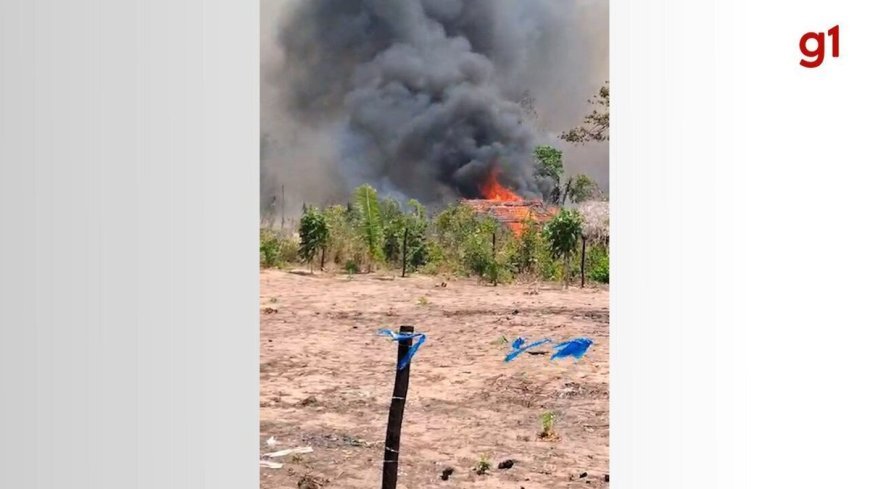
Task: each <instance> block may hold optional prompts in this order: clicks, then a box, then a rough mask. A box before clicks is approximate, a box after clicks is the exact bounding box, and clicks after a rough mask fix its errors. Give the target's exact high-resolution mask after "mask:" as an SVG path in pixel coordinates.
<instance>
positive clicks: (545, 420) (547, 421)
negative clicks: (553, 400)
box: [538, 411, 559, 440]
mask: <svg viewBox="0 0 870 489" xmlns="http://www.w3.org/2000/svg"><path fill="white" fill-rule="evenodd" d="M555 424H556V413H554V412H553V411H546V412H545V413H544V414H542V415H541V432H540V433H538V438H540V439H542V440H558V439H559V435H558V434H557V433H556V428H555Z"/></svg>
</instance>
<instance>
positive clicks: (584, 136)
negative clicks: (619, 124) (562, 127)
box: [559, 82, 610, 144]
mask: <svg viewBox="0 0 870 489" xmlns="http://www.w3.org/2000/svg"><path fill="white" fill-rule="evenodd" d="M587 102H589V103H590V104H592V105H593V106H594V107H597V108H593V109H592V113H591V114H589V115H587V116H586V117H584V118H583V124H582V125H580V126H578V127H575V128H572V129H569V130H568V131H565V132H563V133H562V135H561V136H559V137H560V138H561V139H563V140H565V141H568V142H569V143H580V144H586V143H588V142H590V141H595V142H601V141H609V140H610V82H604V85H603V86H602V87H601V88H600V89H599V90H598V94H597V95H596V96H595V97H593V98H592V99H591V100H588V101H587ZM599 109H600V111H599Z"/></svg>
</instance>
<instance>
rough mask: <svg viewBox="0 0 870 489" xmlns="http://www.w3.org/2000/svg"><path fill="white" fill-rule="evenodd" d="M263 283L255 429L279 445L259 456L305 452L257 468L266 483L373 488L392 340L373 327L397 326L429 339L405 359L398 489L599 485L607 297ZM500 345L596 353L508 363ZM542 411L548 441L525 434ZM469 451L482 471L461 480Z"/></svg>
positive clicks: (338, 282)
mask: <svg viewBox="0 0 870 489" xmlns="http://www.w3.org/2000/svg"><path fill="white" fill-rule="evenodd" d="M442 283H444V284H446V286H445V287H442V286H441V284H442ZM260 288H261V325H260V336H261V340H260V341H261V354H260V361H261V366H260V389H261V393H260V406H261V409H260V413H261V421H260V426H261V428H260V431H261V433H260V435H261V439H262V440H261V441H263V442H265V440H266V439H267V438H269V437H270V436H275V437H276V438H277V439H278V442H279V445H278V446H276V447H274V448H271V449H270V448H267V447H266V446H265V444H263V448H262V450H263V452H266V451H271V450H279V449H282V448H291V447H297V446H310V447H312V448H313V450H314V451H313V452H312V453H307V454H301V455H291V456H287V457H285V458H284V459H283V460H280V461H281V462H284V464H285V465H284V467H283V468H281V469H269V468H261V469H260V480H261V487H262V488H263V489H277V488H295V487H307V488H317V487H325V488H367V489H370V488H375V487H380V478H381V460H382V459H383V450H384V446H383V441H384V435H385V429H386V420H387V414H388V411H389V402H390V397H391V395H392V387H393V380H394V375H395V365H396V344H395V343H394V342H391V341H389V339H386V338H383V337H378V336H376V335H375V332H376V330H377V329H378V328H381V327H392V328H394V329H398V325H400V324H411V325H414V326H415V327H416V328H417V331H418V332H423V333H426V334H427V335H428V339H427V341H426V343H425V344H424V345H423V346H422V347H421V348H420V350H419V352H418V353H417V355H416V356H415V357H414V360H413V362H412V365H411V385H410V391H409V394H408V401H407V406H406V410H405V422H404V425H403V432H402V446H401V458H400V470H399V487H403V488H408V489H416V488H429V487H451V488H469V487H477V488H517V489H519V488H521V487H523V488H525V489H552V488H602V487H608V485H609V484H608V483H607V482H605V474H607V473H608V462H609V456H608V452H609V450H608V434H609V408H608V403H609V391H608V376H609V362H608V355H609V306H608V302H609V293H608V291H606V290H598V289H585V290H580V289H577V288H572V289H570V290H561V288H560V287H559V286H558V285H556V284H547V285H528V284H526V285H509V286H498V287H491V286H485V285H479V284H478V283H477V282H475V281H473V280H445V279H441V278H435V277H420V276H416V277H411V278H405V279H401V278H392V277H377V276H374V275H357V276H353V277H350V278H349V277H347V276H336V275H319V274H318V275H308V274H305V273H302V272H298V273H289V272H284V271H276V270H268V271H263V272H262V273H261V276H260ZM503 336H504V337H505V338H507V339H508V340H513V339H514V338H515V337H517V336H525V337H527V338H529V339H530V340H535V339H539V338H542V337H550V338H552V339H553V340H556V341H559V340H564V339H569V338H572V337H576V336H588V337H590V338H592V339H593V340H594V341H595V344H594V345H593V346H592V348H591V349H590V351H589V353H588V354H587V356H585V357H584V358H583V359H582V360H581V361H580V362H579V363H574V361H573V360H562V361H550V360H549V357H548V356H547V355H539V356H532V355H528V354H525V355H522V356H520V357H519V358H518V359H517V360H515V361H514V362H511V363H508V364H505V363H504V362H503V359H504V355H505V353H506V352H507V350H508V345H507V344H505V343H504V340H502V337H503ZM545 350H546V351H548V352H549V351H550V350H548V349H545ZM546 411H552V412H554V413H555V414H556V421H555V431H556V434H557V437H556V438H555V439H552V440H542V439H540V438H539V437H538V436H537V434H538V433H539V432H540V430H541V423H540V416H541V415H542V414H543V413H544V412H546ZM481 456H486V457H488V458H489V459H490V460H491V461H492V469H491V470H490V471H489V472H488V473H487V474H485V475H478V474H476V473H474V471H473V468H474V467H475V465H476V464H477V463H478V461H479V460H480V458H481ZM508 459H511V460H513V461H514V464H513V466H512V467H511V468H509V469H501V470H500V469H498V468H496V466H497V465H498V463H499V462H502V461H505V460H508ZM448 467H452V468H453V469H454V472H453V475H452V476H450V478H449V480H447V481H443V480H442V479H441V478H440V476H441V474H442V471H443V470H444V469H446V468H448ZM584 473H585V474H586V475H585V476H582V474H584Z"/></svg>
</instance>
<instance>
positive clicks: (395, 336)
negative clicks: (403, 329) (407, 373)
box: [378, 329, 426, 370]
mask: <svg viewBox="0 0 870 489" xmlns="http://www.w3.org/2000/svg"><path fill="white" fill-rule="evenodd" d="M378 336H389V337H390V338H392V340H393V341H401V340H412V341H413V340H414V338H420V340H419V341H417V342H416V343H414V344H412V345H411V347H410V348H408V353H406V354H405V356H404V357H402V360H401V361H400V362H399V366H398V367H397V369H398V370H402V369H403V368H405V367H407V366H408V364H410V363H411V358H413V357H414V354H415V353H417V350H418V349H419V348H420V346H421V345H423V343H424V342H425V341H426V335H425V334H423V333H411V334H408V333H396V332H395V331H392V330H389V329H379V330H378Z"/></svg>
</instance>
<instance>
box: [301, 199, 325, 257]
mask: <svg viewBox="0 0 870 489" xmlns="http://www.w3.org/2000/svg"><path fill="white" fill-rule="evenodd" d="M328 242H329V227H328V226H327V225H326V218H325V217H324V216H323V213H321V212H320V211H319V210H317V209H316V208H313V207H308V208H306V210H305V214H303V215H302V219H301V220H300V221H299V254H300V256H301V257H302V260H303V261H305V263H308V264H309V265H310V266H311V267H312V268H313V264H312V262H313V260H314V257H315V256H316V255H317V252H318V251H319V252H320V269H321V270H323V265H324V261H325V260H326V245H327V243H328ZM312 271H313V270H312Z"/></svg>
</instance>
